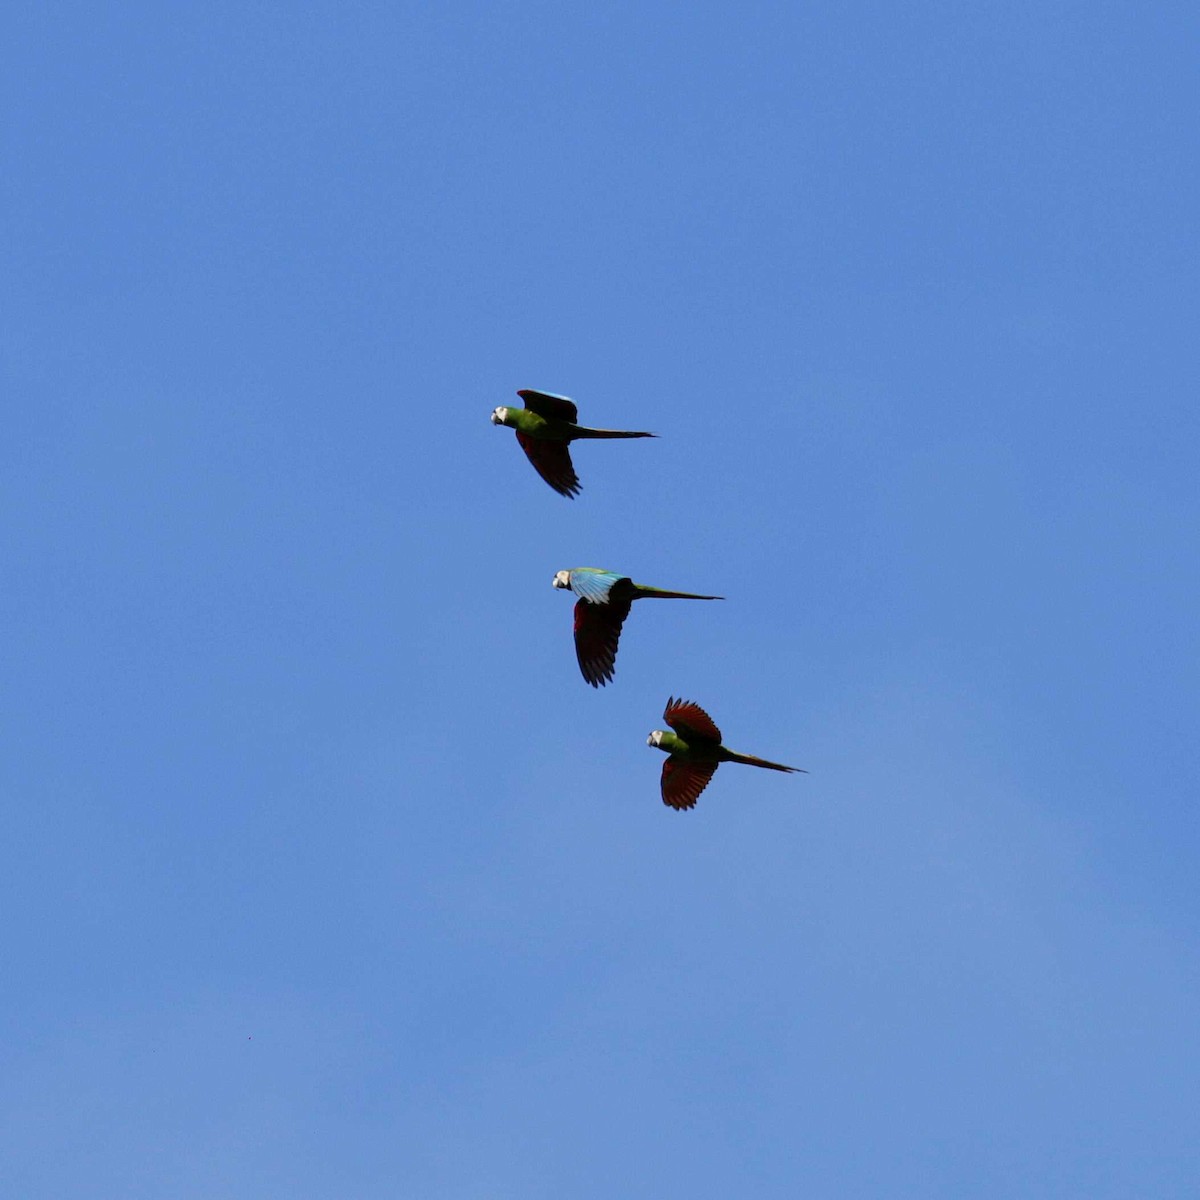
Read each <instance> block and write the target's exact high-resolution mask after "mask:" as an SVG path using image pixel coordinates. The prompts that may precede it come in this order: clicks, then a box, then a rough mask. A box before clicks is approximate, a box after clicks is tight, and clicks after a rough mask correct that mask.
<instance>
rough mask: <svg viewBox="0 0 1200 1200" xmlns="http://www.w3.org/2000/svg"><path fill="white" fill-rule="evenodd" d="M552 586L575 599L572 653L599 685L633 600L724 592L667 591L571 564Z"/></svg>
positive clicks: (609, 673)
mask: <svg viewBox="0 0 1200 1200" xmlns="http://www.w3.org/2000/svg"><path fill="white" fill-rule="evenodd" d="M554 586H555V587H556V588H568V589H569V590H570V591H572V592H574V593H575V595H576V596H578V597H579V599H578V600H577V601H576V602H575V657H576V658H577V659H579V669H580V671H582V672H583V677H584V679H586V680H587V681H588V683H590V684H591V685H592V687H595V688H598V687H603V686H604V684H606V683H607V682H608V681H609V680H610V679H611V678H612V677H613V671H614V670H615V669H616V659H617V642H618V641H619V640H620V637H621V626H622V625H623V624H624V623H625V618H626V617H627V616H629V609H630V607H631V605H632V604H633V602H634V601H635V600H645V599H658V600H723V599H724V598H725V597H724V596H698V595H696V594H695V593H694V592H667V591H663V589H662V588H653V587H647V586H646V585H645V584H643V583H634V582H633V580H632V579H630V578H629V577H628V576H627V575H618V574H617V573H616V571H602V570H601V569H600V568H599V567H572V568H571V569H570V570H569V571H559V572H558V574H557V575H555V576H554Z"/></svg>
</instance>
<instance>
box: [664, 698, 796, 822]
mask: <svg viewBox="0 0 1200 1200" xmlns="http://www.w3.org/2000/svg"><path fill="white" fill-rule="evenodd" d="M663 720H664V721H666V723H667V724H668V725H670V726H671V728H672V729H673V730H674V731H675V732H674V733H668V732H667V731H666V730H665V729H656V730H655V731H654V732H653V733H652V734H651V735H650V736H649V737H648V738H647V739H646V745H647V746H654V747H655V748H656V749H658V750H662V751H663V752H664V753H666V754H667V756H668V757H667V761H666V762H665V763H663V769H662V798H663V803H664V804H669V805H670V806H671V807H672V808H674V809H676V810H677V811H682V810H683V809H685V808H695V806H696V799H697V797H698V796H699V795H700V793H701V792H702V791H704V789H705V788H706V787H707V786H708V781H709V780H710V779H711V778H712V777H713V773H714V772H715V771H716V769H717V767H719V766H720V765H721V763H723V762H735V763H745V764H746V765H747V766H750V767H767V768H769V769H770V770H772V771H787V772H789V773H794V772H799V773H801V774H804V775H807V774H808V772H807V771H805V770H804V768H803V767H785V766H784V765H783V764H782V763H775V762H768V761H767V760H766V759H765V758H756V757H755V756H754V755H753V754H738V753H737V751H736V750H729V749H727V748H726V747H725V746H723V745H721V731H720V730H719V729H718V728H717V727H716V725H715V724H714V723H713V719H712V717H710V716H709V715H708V713H706V712H705V711H704V709H702V708H701V707H700V705H698V704H693V703H692V702H691V701H690V700H676V699H675V698H674V697H672V698H671V699H670V700H668V701H667V707H666V711H665V712H664V713H663Z"/></svg>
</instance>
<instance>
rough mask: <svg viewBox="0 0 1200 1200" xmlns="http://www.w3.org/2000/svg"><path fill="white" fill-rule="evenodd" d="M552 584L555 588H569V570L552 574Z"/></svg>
mask: <svg viewBox="0 0 1200 1200" xmlns="http://www.w3.org/2000/svg"><path fill="white" fill-rule="evenodd" d="M554 586H555V587H556V588H569V587H570V586H571V572H570V571H559V573H558V574H557V575H555V576H554Z"/></svg>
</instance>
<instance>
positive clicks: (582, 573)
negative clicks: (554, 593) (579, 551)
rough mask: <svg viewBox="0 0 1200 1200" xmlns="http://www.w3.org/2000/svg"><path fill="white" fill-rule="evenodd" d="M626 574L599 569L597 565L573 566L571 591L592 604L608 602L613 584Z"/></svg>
mask: <svg viewBox="0 0 1200 1200" xmlns="http://www.w3.org/2000/svg"><path fill="white" fill-rule="evenodd" d="M624 578H625V576H624V575H618V574H617V573H616V572H615V571H599V570H597V569H596V568H595V567H573V568H572V569H571V591H573V592H574V593H575V595H577V596H579V597H581V598H582V599H584V600H588V601H590V602H591V603H592V604H607V603H608V593H609V592H611V591H612V587H613V584H614V583H616V582H617V580H619V579H624Z"/></svg>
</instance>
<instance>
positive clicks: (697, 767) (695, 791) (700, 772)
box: [662, 758, 717, 809]
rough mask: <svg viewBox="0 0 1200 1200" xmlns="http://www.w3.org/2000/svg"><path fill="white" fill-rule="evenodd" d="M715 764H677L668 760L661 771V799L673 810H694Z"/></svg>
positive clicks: (715, 767) (672, 760)
mask: <svg viewBox="0 0 1200 1200" xmlns="http://www.w3.org/2000/svg"><path fill="white" fill-rule="evenodd" d="M716 769H717V764H716V763H715V762H705V763H690V762H678V761H677V760H676V759H674V758H668V759H667V761H666V762H664V763H663V769H662V798H663V803H664V804H669V805H670V806H671V807H672V808H674V809H685V808H695V807H696V799H697V797H698V796H699V795H700V793H701V792H702V791H704V789H705V788H706V787H708V781H709V780H710V779H711V778H712V777H713V772H714V771H715V770H716Z"/></svg>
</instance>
